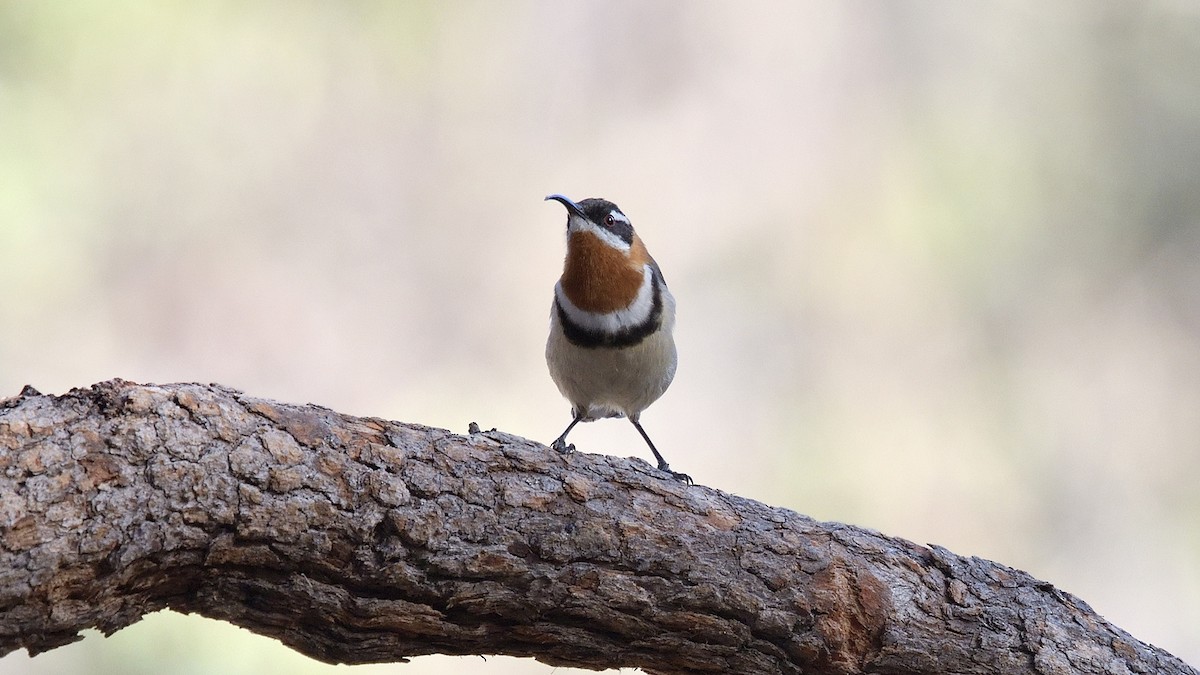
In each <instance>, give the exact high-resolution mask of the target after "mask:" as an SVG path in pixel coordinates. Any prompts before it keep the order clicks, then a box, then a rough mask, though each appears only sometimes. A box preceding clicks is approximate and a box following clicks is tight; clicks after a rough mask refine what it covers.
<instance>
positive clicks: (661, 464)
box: [563, 415, 692, 485]
mask: <svg viewBox="0 0 1200 675" xmlns="http://www.w3.org/2000/svg"><path fill="white" fill-rule="evenodd" d="M629 421H630V422H633V426H634V427H635V428H636V429H637V430H638V433H640V434H641V435H642V438H644V439H646V445H648V446H650V452H653V453H654V459H657V460H658V470H659V471H666V472H667V473H669V474H671V478H674V479H675V480H681V481H683V482H685V483H687V484H688V485H691V484H692V477H691V476H689V475H687V474H686V473H679V472H678V471H672V470H671V465H670V464H667V460H665V459H663V456H662V455H661V454H659V452H658V448H656V447H654V442H653V441H651V440H650V436H649V434H647V433H646V430H645V429H643V428H642V425H641V423H640V422H638V416H637V415H630V416H629ZM567 430H568V431H570V427H567ZM563 435H566V434H565V433H564V434H563Z"/></svg>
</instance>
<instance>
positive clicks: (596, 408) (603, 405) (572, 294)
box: [546, 194, 692, 485]
mask: <svg viewBox="0 0 1200 675" xmlns="http://www.w3.org/2000/svg"><path fill="white" fill-rule="evenodd" d="M546 201H556V202H558V203H560V204H562V205H563V206H564V207H566V209H567V255H566V259H565V260H564V262H563V273H562V277H560V278H559V280H558V283H557V284H555V286H554V303H553V305H552V307H551V311H550V336H549V337H548V338H547V340H546V364H547V366H549V369H550V377H551V379H553V380H554V383H555V385H557V386H558V390H559V391H560V392H561V393H562V395H563V397H564V398H566V399H567V401H568V402H569V403H570V404H571V423H570V424H568V425H567V428H566V429H565V430H564V431H563V432H562V434H561V435H560V436H559V437H558V438H557V439H555V440H554V442H553V443H551V445H550V447H551V448H553V449H555V450H557V451H559V452H562V453H570V452H574V451H575V446H574V445H567V434H569V433H571V429H574V428H575V425H577V424H579V423H580V422H592V421H595V420H597V419H602V418H608V417H625V418H626V419H628V420H629V421H630V422H632V423H633V426H634V428H636V429H637V430H638V433H639V434H641V436H642V438H643V439H645V441H646V445H648V446H650V452H652V453H654V458H655V459H656V460H658V468H659V470H660V471H663V472H665V473H667V474H669V475H670V476H671V477H672V478H674V479H676V480H680V481H683V482H685V483H687V484H689V485H690V484H691V483H692V479H691V477H690V476H688V475H687V474H685V473H679V472H676V471H672V470H671V466H670V465H669V464H667V460H665V459H663V456H662V453H660V452H659V451H658V448H656V447H654V442H653V441H651V440H650V436H649V434H647V433H646V430H645V429H644V428H642V424H641V415H642V411H644V410H645V409H646V408H647V407H649V406H650V404H651V403H654V402H655V401H657V400H658V398H659V397H660V396H662V395H663V392H665V391H666V390H667V387H668V386H670V384H671V380H673V379H674V377H675V366H676V362H677V355H676V351H675V338H674V330H675V297H674V296H672V295H671V291H670V290H668V289H667V282H666V280H665V279H664V278H663V274H662V270H661V269H659V266H658V263H657V262H655V261H654V258H652V257H650V252H649V251H647V250H646V245H645V244H644V243H642V239H641V237H639V236H638V235H637V233H636V232H634V231H633V224H632V223H631V222H630V221H629V217H628V216H626V215H625V214H624V213H623V212H622V211H621V209H620V208H618V207H617V205H616V204H614V203H612V202H610V201H608V200H606V199H599V198H590V199H584V200H581V201H579V202H574V201H572V200H570V199H569V198H567V197H565V196H563V195H561V194H552V195H549V196H548V197H546Z"/></svg>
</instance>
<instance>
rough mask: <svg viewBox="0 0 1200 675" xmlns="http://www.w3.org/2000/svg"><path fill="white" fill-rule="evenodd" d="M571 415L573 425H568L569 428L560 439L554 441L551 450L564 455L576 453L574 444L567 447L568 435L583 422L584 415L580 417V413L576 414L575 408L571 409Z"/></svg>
mask: <svg viewBox="0 0 1200 675" xmlns="http://www.w3.org/2000/svg"><path fill="white" fill-rule="evenodd" d="M571 415H573V417H572V418H571V423H570V424H568V425H567V428H566V429H565V430H564V431H563V432H562V434H561V435H559V437H558V438H556V439H554V442H553V443H551V444H550V447H551V448H554V449H555V450H557V451H559V452H561V453H563V454H564V455H565V454H568V453H571V452H575V444H574V443H572V444H571V445H567V434H569V433H571V430H572V429H574V428H575V425H576V424H579V423H580V422H582V421H583V415H580V414H579V413H578V412H576V411H575V409H574V408H572V409H571Z"/></svg>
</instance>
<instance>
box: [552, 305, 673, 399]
mask: <svg viewBox="0 0 1200 675" xmlns="http://www.w3.org/2000/svg"><path fill="white" fill-rule="evenodd" d="M662 319H663V320H662V326H661V327H660V328H659V329H658V331H656V332H654V333H652V334H651V335H649V336H647V337H646V338H645V339H644V340H642V341H641V342H639V343H638V344H636V345H633V346H632V347H622V348H607V347H595V348H590V349H589V348H584V347H579V346H576V345H574V344H572V343H571V342H570V341H568V340H567V338H566V336H564V335H563V331H562V325H561V324H560V323H559V319H558V312H557V311H553V310H551V312H550V337H549V339H548V340H547V342H546V363H547V364H548V365H549V366H550V377H552V378H553V379H554V383H555V384H556V385H558V390H559V391H560V392H562V395H563V396H564V397H566V399H567V400H568V401H570V402H571V405H572V406H573V407H574V408H575V409H576V410H577V411H579V412H581V413H584V414H585V415H586V416H587V417H590V418H597V417H608V416H612V415H615V414H623V415H625V416H627V417H633V416H636V415H637V414H638V413H640V412H641V411H643V410H645V409H646V408H647V407H649V406H650V404H651V403H653V402H655V401H656V400H658V397H660V396H662V394H663V392H664V391H666V390H667V387H668V386H669V385H670V384H671V380H672V378H674V377H675V362H676V355H675V340H674V338H673V337H672V335H671V334H672V330H673V329H674V324H675V302H674V299H673V298H671V297H670V294H669V293H663V317H662Z"/></svg>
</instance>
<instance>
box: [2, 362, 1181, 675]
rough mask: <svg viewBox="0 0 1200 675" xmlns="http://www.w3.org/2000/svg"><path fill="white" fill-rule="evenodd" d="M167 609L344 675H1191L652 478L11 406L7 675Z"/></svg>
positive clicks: (1037, 597) (276, 415) (411, 428)
mask: <svg viewBox="0 0 1200 675" xmlns="http://www.w3.org/2000/svg"><path fill="white" fill-rule="evenodd" d="M164 607H169V608H171V609H174V610H177V611H181V612H196V613H198V614H202V615H204V616H209V617H213V618H218V619H225V620H227V621H230V622H232V623H235V624H237V625H239V626H243V627H245V628H248V629H249V630H251V631H254V632H256V633H260V634H263V635H268V636H272V637H275V638H278V639H279V640H281V641H282V642H284V643H285V644H287V645H289V646H291V647H292V648H294V649H296V650H298V651H300V652H303V653H304V654H307V655H309V656H311V657H314V658H317V659H321V660H324V661H329V662H345V663H366V662H382V661H399V660H403V659H404V658H405V657H409V656H415V655H421V654H431V653H443V654H493V653H501V654H511V655H516V656H531V657H534V658H536V659H538V660H540V661H543V662H546V663H549V664H556V665H572V666H581V667H585V668H611V667H624V666H638V667H641V668H644V669H646V670H647V671H650V672H655V673H685V672H725V673H766V672H777V673H801V672H803V673H868V672H869V673H1031V674H1032V673H1040V674H1049V673H1149V672H1153V673H1190V674H1192V675H1196V671H1194V670H1192V669H1191V668H1189V667H1188V666H1187V665H1185V664H1184V663H1182V662H1181V661H1179V660H1178V659H1175V658H1174V657H1172V656H1170V655H1169V654H1166V653H1165V652H1163V651H1161V650H1159V649H1157V648H1154V647H1151V646H1149V645H1146V644H1143V643H1141V642H1139V641H1137V640H1136V639H1134V638H1132V637H1131V636H1129V635H1128V634H1126V633H1125V632H1124V631H1122V630H1120V629H1119V628H1117V627H1115V626H1113V625H1111V624H1109V623H1108V622H1107V621H1105V620H1104V619H1103V618H1101V617H1099V616H1097V615H1096V614H1095V613H1094V612H1093V611H1092V610H1091V609H1090V608H1089V607H1088V606H1087V605H1086V604H1084V603H1083V602H1082V601H1080V600H1078V599H1077V598H1074V597H1072V596H1070V595H1068V594H1066V593H1063V592H1060V591H1058V590H1056V589H1055V588H1054V587H1053V586H1051V585H1049V584H1046V583H1043V582H1040V581H1038V580H1036V579H1033V578H1031V577H1030V576H1029V575H1027V574H1025V573H1024V572H1020V571H1018V570H1014V569H1011V568H1008V567H1004V566H1002V565H998V564H996V563H992V562H988V561H986V560H980V559H978V558H964V557H961V556H957V555H955V554H953V553H951V552H949V551H947V550H945V549H942V548H939V547H936V546H934V547H924V546H918V545H916V544H913V543H911V542H908V541H904V540H902V539H895V538H890V537H885V536H883V535H880V534H879V533H876V532H871V531H868V530H863V529H860V528H856V527H851V526H848V525H841V524H837V523H818V522H815V521H813V520H811V519H809V518H806V517H804V516H801V515H798V514H796V513H793V512H791V511H787V510H785V509H778V508H773V507H770V506H767V505H764V504H761V503H758V502H754V501H751V500H748V499H743V498H740V497H736V496H733V495H729V494H726V493H723V492H720V491H717V490H712V489H708V488H704V487H699V486H695V487H688V486H685V485H684V484H682V483H680V482H679V481H674V480H667V479H664V477H663V476H662V475H660V474H659V473H658V472H657V471H655V470H653V469H651V468H650V467H649V466H648V465H646V464H644V463H641V462H638V461H634V460H628V459H620V458H616V457H610V456H605V455H589V454H575V455H568V456H563V455H559V454H557V453H554V452H552V451H550V450H548V449H547V448H546V447H545V446H543V445H541V444H539V443H534V442H532V441H528V440H525V439H522V438H517V437H514V436H510V435H507V434H504V433H499V432H496V431H490V432H484V433H478V432H476V433H471V434H469V435H467V436H459V435H455V434H452V433H450V432H448V431H444V430H441V429H433V428H428V427H423V426H419V425H414V424H403V423H398V422H388V421H385V420H381V419H374V418H357V417H351V416H348V415H342V414H339V413H336V412H334V411H332V410H328V409H325V408H320V407H316V406H297V405H285V404H282V403H276V402H273V401H268V400H264V399H256V398H251V397H248V396H245V395H244V394H242V393H240V392H237V391H233V390H230V389H227V388H224V387H221V386H218V385H207V386H206V385H197V384H172V385H163V386H149V385H147V386H142V385H137V384H133V383H130V382H125V381H121V380H114V381H111V382H104V383H101V384H97V385H95V386H93V387H91V388H90V389H86V390H82V389H76V390H73V391H71V392H70V393H68V394H66V395H64V396H59V397H54V396H44V395H41V394H39V393H37V392H36V391H34V390H32V389H31V388H26V390H25V391H23V392H22V393H21V395H20V396H18V397H16V398H13V399H9V400H6V401H3V402H0V654H4V653H7V652H10V651H13V650H15V649H17V648H20V647H25V648H26V649H28V650H29V652H30V653H34V654H36V653H38V652H41V651H45V650H47V649H52V648H54V647H56V646H59V645H63V644H67V643H70V642H73V641H75V640H78V639H79V631H80V630H82V629H84V628H87V627H98V628H100V629H101V630H102V631H104V632H105V633H109V634H111V633H112V632H114V631H116V630H119V629H121V628H123V627H125V626H127V625H129V624H131V623H134V622H136V621H137V620H138V619H140V618H141V617H142V616H143V615H145V614H147V613H149V612H153V611H156V610H158V609H162V608H164Z"/></svg>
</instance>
